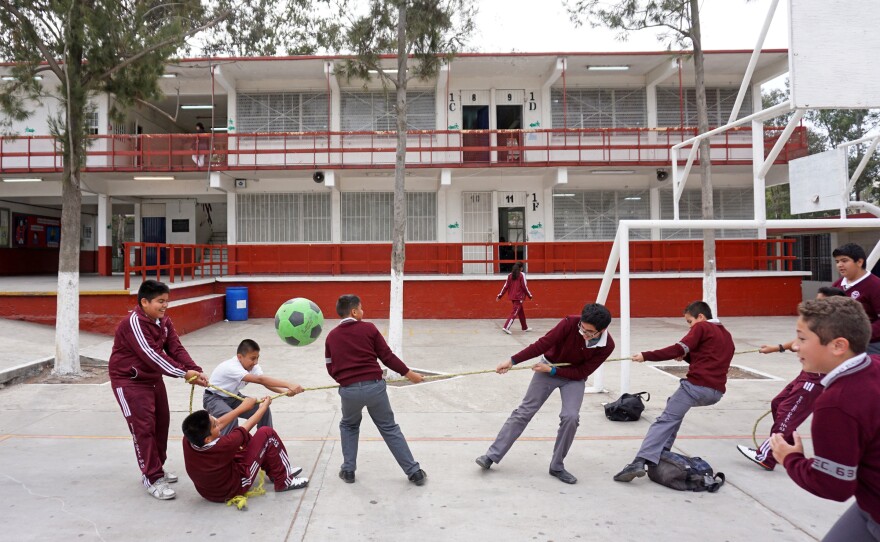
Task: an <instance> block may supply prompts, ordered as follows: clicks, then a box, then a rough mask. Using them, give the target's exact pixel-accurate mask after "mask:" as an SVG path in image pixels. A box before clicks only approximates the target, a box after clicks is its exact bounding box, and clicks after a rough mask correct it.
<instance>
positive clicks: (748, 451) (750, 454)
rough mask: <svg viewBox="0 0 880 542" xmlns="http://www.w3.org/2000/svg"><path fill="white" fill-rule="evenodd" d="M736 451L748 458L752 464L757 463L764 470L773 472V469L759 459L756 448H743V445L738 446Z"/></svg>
mask: <svg viewBox="0 0 880 542" xmlns="http://www.w3.org/2000/svg"><path fill="white" fill-rule="evenodd" d="M736 449H737V450H739V453H741V454H743V455H744V456H746V458H747V459H748V460H749V461H751V462H752V463H756V464H757V465H759V466H760V467H761V468H762V469H764V470H773V467H771V466H770V465H768V464H767V463H764V462H763V461H761V460H760V459H758V450H756V449H754V448H749V447H748V446H743V445H742V444H737V445H736Z"/></svg>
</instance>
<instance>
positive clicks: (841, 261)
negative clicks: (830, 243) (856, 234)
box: [831, 243, 880, 355]
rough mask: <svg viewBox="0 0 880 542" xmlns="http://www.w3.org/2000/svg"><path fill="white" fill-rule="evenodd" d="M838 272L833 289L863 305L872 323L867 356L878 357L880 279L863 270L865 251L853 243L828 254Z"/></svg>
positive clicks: (865, 257) (879, 352)
mask: <svg viewBox="0 0 880 542" xmlns="http://www.w3.org/2000/svg"><path fill="white" fill-rule="evenodd" d="M831 255H832V256H833V257H834V263H835V265H837V270H838V271H839V272H840V278H839V279H837V281H836V282H835V283H834V284H833V285H832V286H834V287H835V288H840V289H841V290H843V292H844V294H846V295H847V296H849V297H851V298H853V299H855V300H856V301H858V302H859V303H861V304H862V307H863V308H864V309H865V313H866V314H867V315H868V320H869V321H870V322H871V341H870V342H869V343H868V350H867V352H868V353H869V354H872V355H874V354H880V277H877V275H874V274H872V273H869V272H868V270H867V269H865V262H866V261H867V256H865V249H863V248H862V247H860V246H859V245H857V244H855V243H847V244H845V245H843V246H841V247H838V248H836V249H834V252H832V253H831Z"/></svg>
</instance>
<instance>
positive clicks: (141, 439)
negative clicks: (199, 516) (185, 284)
mask: <svg viewBox="0 0 880 542" xmlns="http://www.w3.org/2000/svg"><path fill="white" fill-rule="evenodd" d="M168 295H169V290H168V286H166V285H164V284H162V283H161V282H157V281H155V280H146V281H144V283H143V284H141V286H140V288H139V289H138V306H137V307H135V309H134V310H133V311H131V314H130V315H129V316H127V317H126V318H125V319H124V320H122V322H120V323H119V326H117V327H116V336H115V337H114V339H113V350H112V352H111V353H110V364H109V371H110V385H111V386H112V388H113V394H114V396H115V397H116V401H117V402H118V403H119V408H121V409H122V414H123V416H125V422H126V423H127V424H128V430H129V431H130V432H131V436H132V438H133V439H134V452H135V455H136V456H137V460H138V465H139V466H140V469H141V474H142V480H143V484H144V487H146V488H147V491H148V492H149V493H150V495H152V496H153V497H156V498H157V499H160V500H167V499H173V498H174V497H175V496H176V493H175V492H174V490H173V489H171V488H170V487H168V484H169V483H174V482H176V481H177V476H175V475H174V474H172V473H170V472H165V470H164V467H163V465H164V464H165V458H166V450H167V448H168V425H169V424H170V423H171V416H170V414H169V412H168V395H167V393H166V392H165V383H164V382H163V381H162V376H163V375H167V376H173V377H175V378H185V379H186V380H191V379H194V380H192V381H193V382H194V383H195V384H198V385H200V386H206V385H207V384H208V379H207V377H206V376H205V375H204V374H202V369H201V367H199V366H198V365H196V363H195V362H194V361H193V359H192V358H191V357H190V356H189V354H188V353H187V351H186V349H185V348H184V347H183V345H182V344H181V343H180V338H179V337H178V336H177V332H176V331H175V330H174V325H173V324H172V323H171V319H170V318H168V317H167V316H165V311H166V309H167V308H168Z"/></svg>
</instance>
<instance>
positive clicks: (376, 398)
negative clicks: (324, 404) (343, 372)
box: [339, 380, 421, 476]
mask: <svg viewBox="0 0 880 542" xmlns="http://www.w3.org/2000/svg"><path fill="white" fill-rule="evenodd" d="M339 398H340V399H342V419H341V420H340V421H339V434H340V437H341V441H342V458H343V461H342V470H347V471H351V472H354V471H355V470H357V453H358V437H359V436H360V431H361V419H362V418H363V416H362V412H363V410H364V407H366V408H367V413H368V414H369V415H370V418H372V419H373V423H374V424H376V429H378V430H379V433H380V434H381V435H382V438H383V439H384V440H385V444H386V445H387V446H388V449H389V450H391V455H393V456H394V459H396V460H397V464H398V465H400V468H401V469H403V472H405V473H406V475H407V476H409V475H411V474H413V473H415V472H418V470H419V469H420V468H421V467H420V466H419V464H418V462H417V461H416V460H415V459H414V458H413V455H412V452H411V451H410V449H409V445H408V444H407V443H406V438H404V436H403V432H401V430H400V426H399V425H397V423H395V421H394V411H392V410H391V402H390V401H389V400H388V390H387V388H386V386H385V381H384V380H367V381H365V382H356V383H354V384H351V385H348V386H341V387H340V388H339Z"/></svg>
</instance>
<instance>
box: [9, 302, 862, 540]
mask: <svg viewBox="0 0 880 542" xmlns="http://www.w3.org/2000/svg"><path fill="white" fill-rule="evenodd" d="M367 309H368V310H369V308H367ZM171 316H172V318H173V312H172V314H171ZM368 316H369V313H368ZM337 322H338V320H329V321H328V322H327V325H326V326H325V330H324V335H323V336H326V333H327V331H329V329H330V328H332V327H333V326H335V325H336V324H337ZM556 322H557V321H556V320H534V321H532V322H530V323H531V325H532V326H533V327H534V328H535V331H534V332H533V333H523V332H520V331H514V334H513V336H508V335H505V334H503V333H501V331H500V328H499V325H500V320H499V321H490V320H467V321H464V320H409V321H406V322H405V323H404V326H405V351H404V355H403V356H402V357H403V359H404V360H405V361H406V362H407V363H408V364H409V365H410V366H411V367H415V368H420V369H425V370H430V371H437V372H444V373H458V372H465V371H474V370H480V369H491V368H494V366H495V365H496V364H497V363H498V362H500V361H502V360H504V359H507V358H509V356H510V355H511V354H513V353H515V352H517V351H518V350H520V349H521V348H523V347H525V346H526V345H528V344H529V343H530V342H531V341H534V340H537V339H538V338H539V337H540V336H541V335H542V334H543V333H544V332H546V331H547V330H549V329H550V328H551V327H552V326H553V325H555V324H556ZM725 323H726V325H727V326H728V328H729V329H730V330H731V332H732V333H733V336H734V339H735V342H736V345H737V350H738V351H742V350H751V349H754V348H756V347H757V346H758V345H760V344H762V343H772V344H777V343H779V342H784V341H787V340H789V339H790V338H792V337H793V328H794V318H730V319H726V321H725ZM376 324H377V325H378V326H379V328H380V329H381V330H382V331H383V332H385V331H386V330H387V322H386V321H381V320H379V321H376ZM618 329H619V323H618V322H617V321H615V322H614V323H613V324H612V335H613V336H615V338H617V335H618ZM29 330H30V331H29ZM633 330H634V337H633V350H634V351H639V350H647V349H652V348H659V347H663V346H666V345H668V344H670V343H673V342H675V341H677V340H678V339H679V338H680V337H681V336H682V335H684V333H685V332H686V325H685V323H684V320H683V319H679V318H651V319H639V320H635V321H633ZM47 331H49V329H48V328H46V327H41V326H37V325H32V324H22V323H20V322H10V321H3V320H0V335H2V336H3V337H4V341H7V340H9V339H10V338H13V337H14V339H15V341H16V343H15V348H14V350H15V351H16V352H17V357H16V362H17V363H20V362H21V359H22V358H26V357H27V355H28V352H30V351H31V350H29V349H32V351H33V355H32V356H31V357H32V358H33V359H38V358H40V357H43V356H45V355H46V352H45V350H46V348H47V347H50V349H51V339H48V338H47ZM49 335H51V334H49ZM323 336H322V338H321V339H319V340H318V341H317V342H316V343H314V344H312V345H310V346H307V347H301V348H293V347H290V346H287V345H285V344H284V343H282V342H281V341H280V340H279V339H278V338H277V337H276V336H275V332H274V328H273V325H272V321H271V320H249V321H246V322H221V323H218V324H216V325H213V326H210V327H208V328H205V329H202V330H199V331H196V332H194V333H191V334H189V335H186V336H185V337H184V338H183V342H184V345H185V346H186V347H187V349H188V350H189V351H190V353H191V354H192V355H193V357H194V358H195V359H196V361H197V362H199V363H200V364H202V366H203V367H204V369H205V371H206V372H210V371H211V370H212V369H213V368H214V367H215V366H216V365H217V364H218V363H219V362H220V361H222V360H224V359H227V358H229V357H231V356H233V355H234V353H235V347H236V345H237V344H238V342H239V341H240V340H241V339H244V338H252V339H255V340H256V341H258V342H259V343H260V344H261V346H262V348H263V349H262V358H261V363H262V365H263V368H264V370H265V372H266V373H267V374H269V375H273V376H279V377H281V378H285V379H290V380H294V381H297V382H299V383H301V384H302V385H303V386H305V387H312V386H322V385H328V384H333V382H332V380H331V379H330V378H329V376H328V375H327V373H326V371H325V369H324V363H323V357H324V356H323V354H324V352H323ZM103 339H104V340H103V342H102V338H101V337H100V336H88V337H86V338H84V339H82V341H83V342H84V345H85V346H86V347H89V348H91V349H92V350H93V351H100V352H105V353H109V345H108V344H107V340H106V339H107V338H103ZM29 341H30V342H29ZM47 343H48V344H47ZM9 352H10V350H9V349H7V350H4V351H2V353H3V354H4V355H5V354H7V353H9ZM49 355H51V352H50V353H49ZM10 356H11V353H10ZM614 357H618V354H617V353H615V355H614ZM8 363H9V362H8V361H7V362H6V364H8ZM734 364H736V365H740V366H744V367H748V368H752V369H756V370H758V371H761V372H763V373H766V374H768V375H771V376H773V377H775V378H774V379H767V380H736V381H730V382H729V383H728V391H727V394H726V395H725V397H724V399H722V401H721V402H720V403H718V404H717V405H715V406H712V407H706V408H697V409H694V410H692V411H691V412H690V413H689V414H688V416H687V418H686V419H685V422H684V424H683V426H682V429H681V432H680V434H679V438H678V440H677V442H676V449H677V451H679V452H682V453H685V454H689V455H699V456H701V457H703V458H704V459H706V460H707V461H709V463H710V464H712V466H713V467H714V468H715V469H716V471H722V472H724V473H725V474H726V476H727V480H728V481H727V483H726V484H725V485H724V487H722V488H721V490H720V491H719V492H718V493H716V494H707V493H690V492H677V491H674V490H671V489H668V488H665V487H662V486H660V485H657V484H654V483H652V482H650V481H649V480H648V479H647V478H641V479H637V480H635V481H634V482H632V483H630V484H622V483H617V482H614V481H612V479H611V477H612V475H613V474H614V473H616V472H617V471H618V470H619V469H620V468H621V467H622V466H623V465H624V464H626V463H627V462H628V461H629V460H630V459H631V458H632V456H633V455H634V453H635V451H636V450H637V448H638V446H639V443H640V441H641V438H642V437H643V436H644V434H645V432H646V431H647V429H648V425H649V424H650V422H651V421H652V420H653V419H654V418H655V417H656V416H657V415H659V413H660V412H661V411H662V408H663V406H664V404H665V401H666V397H668V396H669V395H670V394H671V393H672V392H673V391H674V390H675V388H676V387H677V385H678V384H677V380H676V378H674V377H672V376H670V375H668V374H666V373H663V372H661V371H659V370H657V369H656V368H654V367H652V366H651V365H654V364H632V384H631V389H632V390H633V391H643V390H646V391H649V392H650V393H651V394H652V400H651V401H650V402H648V403H647V409H646V410H645V413H644V415H643V418H642V420H640V421H638V422H634V423H615V422H610V421H608V420H607V419H605V417H604V413H603V409H602V403H604V402H607V401H610V400H614V399H616V398H617V396H618V395H619V390H620V384H619V374H620V364H619V363H617V362H614V363H608V364H606V366H605V367H606V370H605V381H604V387H605V388H606V389H608V390H609V392H608V393H604V394H587V395H586V396H585V400H584V404H583V407H582V409H581V420H580V429H579V432H578V437H577V440H576V441H575V443H574V445H573V446H572V449H571V452H570V453H569V455H568V458H567V460H566V468H567V469H568V470H570V471H571V472H572V473H573V474H575V475H576V476H577V477H578V483H577V484H576V485H565V484H563V483H561V482H559V481H558V480H556V479H555V478H552V477H550V476H549V475H548V473H547V469H548V463H549V460H550V456H551V454H552V450H553V442H554V439H555V435H556V429H557V425H558V412H559V405H560V402H559V397H558V395H553V396H552V397H551V398H550V399H549V400H548V401H547V403H546V404H545V406H544V408H543V409H542V411H541V412H540V413H538V415H537V416H536V417H535V418H534V420H533V421H532V423H531V424H530V425H529V427H528V428H527V429H526V431H525V433H524V434H523V436H522V438H521V439H520V440H519V442H517V443H516V444H515V445H514V447H513V448H512V449H511V451H510V453H509V454H508V455H507V457H506V458H505V459H504V461H503V462H502V463H501V464H498V465H493V466H492V469H491V470H489V471H483V470H481V469H480V468H479V467H478V466H477V465H475V464H474V458H476V457H477V456H479V455H481V454H483V453H485V451H486V448H487V447H488V446H489V444H490V443H491V441H492V440H493V438H494V437H495V435H496V434H497V432H498V430H499V429H500V427H501V425H502V423H503V422H504V420H505V419H506V417H507V416H508V415H509V413H510V412H511V410H513V409H514V408H515V407H516V406H517V404H518V403H519V401H520V399H521V398H522V396H523V394H524V392H525V389H526V386H527V385H528V382H529V378H530V374H529V373H530V372H529V371H519V372H512V373H509V374H507V375H503V376H502V375H497V374H494V373H493V374H485V375H476V376H467V377H461V378H455V379H450V380H444V381H438V382H432V383H428V384H422V385H419V386H406V387H400V388H393V387H391V388H389V394H390V396H391V402H392V405H393V407H394V410H395V412H396V415H397V421H398V423H399V424H400V426H401V428H402V430H403V432H404V434H405V435H406V437H407V440H408V441H409V443H410V446H411V448H412V450H413V453H414V455H415V457H416V459H417V460H418V461H419V462H420V463H421V465H422V467H423V468H424V470H425V471H426V472H427V473H428V475H429V478H428V483H427V484H426V485H425V486H423V487H416V486H414V485H413V484H411V483H409V482H408V481H407V480H406V477H405V476H404V475H403V473H402V472H401V471H400V469H399V467H398V466H397V464H396V463H395V461H394V459H393V458H392V456H391V454H390V453H389V452H388V450H387V448H386V447H385V444H384V442H383V441H382V440H381V438H380V437H379V435H378V433H377V431H376V429H375V427H374V426H373V424H372V422H371V421H370V420H369V417H368V416H366V415H365V417H364V418H365V419H364V423H363V426H362V432H361V443H360V450H359V460H358V471H357V482H356V483H355V484H353V485H348V484H345V483H343V482H342V481H341V480H340V479H339V478H338V476H337V473H338V470H339V466H340V464H341V462H342V456H341V451H340V446H339V439H338V436H339V429H338V423H339V398H338V396H337V394H336V391H335V390H321V391H310V392H306V393H304V394H302V395H299V396H297V397H294V398H282V399H279V400H277V401H275V402H274V403H273V405H272V411H273V416H274V422H275V428H276V430H277V431H278V432H279V433H280V435H281V437H282V438H283V440H284V441H285V443H286V445H287V448H288V451H289V454H290V457H291V458H292V461H293V462H294V463H295V464H297V465H301V466H303V468H304V473H303V475H304V476H308V477H309V478H310V480H311V482H310V485H309V487H308V488H307V489H305V490H302V491H293V492H287V493H280V494H275V493H274V492H272V491H271V489H270V491H269V492H268V493H267V494H266V495H264V496H260V497H256V498H252V499H250V501H249V503H248V509H247V510H246V511H242V512H240V511H237V510H236V509H234V508H231V507H227V506H224V505H222V504H213V503H209V502H207V501H204V500H202V499H201V497H199V495H198V494H197V493H196V491H195V489H194V487H193V486H192V484H191V482H190V480H189V479H188V478H187V476H186V473H185V471H184V466H183V459H182V444H181V433H180V423H181V421H182V419H183V418H184V417H185V415H186V414H187V412H188V411H189V395H190V386H188V385H186V384H185V383H183V382H182V381H180V380H166V384H167V387H168V391H169V400H170V404H171V409H172V419H171V437H170V439H169V446H168V448H169V463H168V466H169V467H170V470H173V471H175V472H176V473H178V474H179V475H180V482H179V483H178V484H176V486H174V488H175V489H176V491H177V498H176V499H175V500H172V501H157V500H155V499H153V498H152V497H150V496H149V495H148V494H147V493H146V492H145V491H144V488H143V486H142V485H141V483H140V473H139V471H138V469H137V466H136V462H135V457H134V453H133V450H132V444H131V438H130V436H129V434H128V430H127V428H126V425H125V423H124V419H123V417H122V414H121V413H120V411H119V407H118V406H117V404H116V402H115V400H114V398H113V394H112V393H111V390H110V387H109V384H108V383H103V384H18V385H10V386H7V387H5V388H4V389H0V539H2V540H9V541H16V542H23V541H56V540H58V541H68V540H83V541H86V540H102V541H108V542H109V541H134V540H210V541H220V540H224V541H227V540H229V541H231V540H247V539H250V540H259V541H300V540H306V541H325V540H326V541H337V540H339V541H349V540H358V541H360V540H376V541H386V540H391V541H397V540H418V541H419V542H428V541H445V540H455V541H471V540H474V541H477V540H479V541H482V540H509V541H519V540H537V541H557V542H559V541H570V540H591V541H615V542H619V541H639V542H642V541H645V540H656V541H673V540H674V541H677V542H681V541H698V540H699V541H745V540H752V541H754V540H771V539H772V540H774V541H801V540H817V539H819V538H821V537H822V535H823V534H824V533H825V532H827V530H828V529H829V528H830V526H831V525H832V524H833V523H834V521H835V520H836V519H837V517H838V516H839V515H840V514H841V513H842V512H843V511H844V510H845V508H846V507H847V506H848V504H846V503H835V502H831V501H826V500H822V499H819V498H817V497H814V496H812V495H810V494H808V493H807V492H806V491H804V490H802V489H800V488H799V487H797V486H796V485H795V484H794V483H792V482H791V481H790V479H789V478H788V476H787V475H786V473H785V471H784V469H782V468H777V470H776V471H774V472H765V471H763V470H761V469H759V468H758V467H757V466H756V465H754V464H752V463H750V462H748V461H747V460H746V459H745V458H743V457H742V456H740V454H739V453H738V452H737V450H736V444H749V443H751V434H752V426H753V424H754V423H755V420H756V419H757V418H758V417H759V416H760V415H761V414H763V413H764V412H765V411H766V410H767V409H768V408H769V402H770V399H771V398H772V397H773V396H774V395H775V394H776V393H778V392H779V390H780V389H781V388H782V387H783V386H784V385H785V383H786V382H787V381H788V380H789V379H791V378H793V377H794V376H795V375H796V374H797V372H798V371H799V370H800V365H799V363H798V361H797V359H796V358H795V356H793V355H792V354H785V355H783V354H771V355H761V354H742V355H738V356H736V358H734ZM2 369H3V367H2V364H0V370H2ZM246 391H247V392H248V394H250V395H262V393H261V391H260V390H259V389H258V387H257V386H254V385H253V384H251V385H249V386H248V388H246ZM196 404H197V405H196V408H199V406H200V404H201V391H197V393H196ZM769 427H770V422H769V418H765V419H764V420H763V421H762V422H761V423H760V425H759V426H758V438H759V439H761V438H762V437H763V436H765V435H766V433H767V431H768V430H769ZM801 433H802V434H803V435H805V437H808V435H809V433H810V430H809V425H808V424H805V425H804V426H803V427H802V428H801ZM805 442H806V445H807V448H808V453H811V448H810V446H811V441H810V440H809V439H808V438H805Z"/></svg>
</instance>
